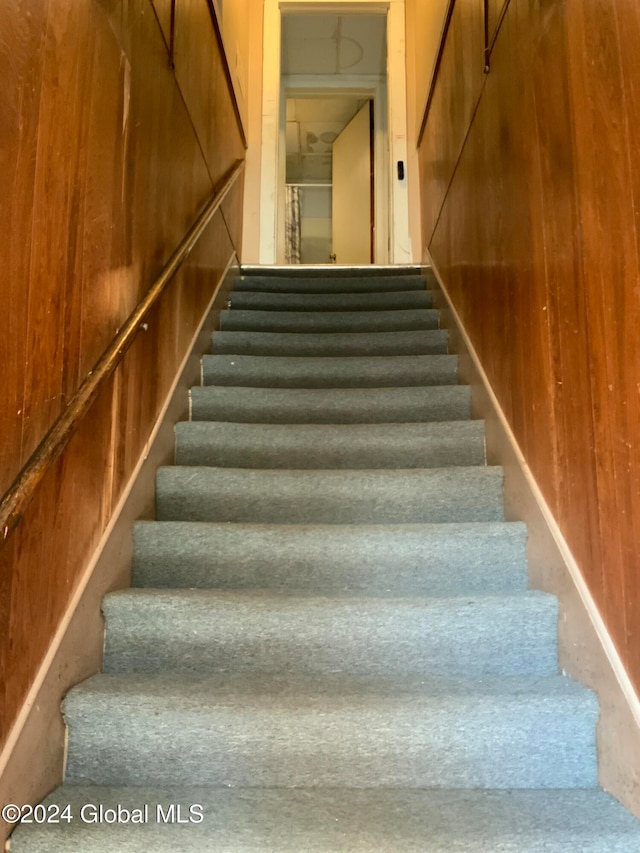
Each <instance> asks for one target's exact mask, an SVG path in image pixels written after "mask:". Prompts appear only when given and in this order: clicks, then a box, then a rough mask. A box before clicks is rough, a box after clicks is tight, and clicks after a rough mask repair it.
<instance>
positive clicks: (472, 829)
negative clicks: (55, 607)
mask: <svg viewBox="0 0 640 853" xmlns="http://www.w3.org/2000/svg"><path fill="white" fill-rule="evenodd" d="M45 803H46V804H47V805H49V804H52V805H53V804H56V805H59V806H61V807H64V806H65V805H66V804H67V803H68V804H69V805H70V806H71V812H72V814H73V816H74V820H73V821H72V823H71V824H66V823H64V822H63V823H60V824H47V825H43V826H37V825H31V826H27V825H24V826H22V827H19V828H18V829H17V830H16V831H15V833H14V835H13V838H12V845H11V851H12V853H68V851H69V850H72V849H73V850H77V851H80V850H81V851H82V853H112V852H113V851H116V850H117V851H120V853H149V851H150V850H153V851H154V852H155V853H195V851H196V850H198V851H204V850H216V851H224V852H225V853H249V851H253V853H258V851H273V853H275V851H280V853H299V851H301V850H304V851H310V853H342V851H353V853H452V851H460V853H568V851H572V852H573V851H576V853H577V851H578V850H579V851H580V853H637V850H638V849H639V848H640V822H639V821H637V820H636V819H635V818H633V817H632V816H631V815H630V814H629V813H628V812H627V811H626V810H625V809H624V808H623V807H622V806H621V805H620V804H619V803H618V802H617V801H616V800H614V799H613V797H611V796H610V795H608V794H605V793H604V792H602V791H599V790H589V789H586V790H581V789H570V790H567V789H564V790H557V789H552V790H536V791H531V790H530V791H527V790H449V791H442V790H434V789H429V790H420V789H415V788H395V789H354V788H297V789H292V788H233V789H229V788H222V787H220V788H212V787H186V786H185V787H173V788H149V787H140V788H137V787H136V788H126V787H119V788H113V787H102V786H73V785H64V786H62V787H60V788H58V789H57V790H55V791H54V792H53V793H52V794H50V795H49V796H48V797H47V799H46V800H45ZM86 804H103V805H104V806H105V807H107V808H117V806H118V804H120V805H121V806H123V807H124V808H128V809H134V808H143V806H144V805H145V804H147V805H149V822H148V823H147V824H142V825H135V824H131V823H129V824H119V825H118V824H107V823H104V822H103V823H100V824H88V823H84V822H83V821H82V820H80V819H79V816H80V812H81V809H82V807H83V806H84V805H86ZM157 804H160V805H161V806H162V807H163V808H164V809H165V813H166V810H167V809H168V807H169V806H170V805H171V804H176V805H177V804H181V805H182V810H181V814H182V815H183V816H184V815H188V814H189V808H190V806H191V805H193V804H198V805H202V814H203V820H202V822H201V823H180V824H178V823H174V824H163V823H162V822H161V821H159V820H158V812H157ZM92 814H93V812H92V811H91V810H89V811H88V812H87V816H89V817H90V816H91V815H92ZM196 814H197V813H196Z"/></svg>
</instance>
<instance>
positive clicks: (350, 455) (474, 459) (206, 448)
mask: <svg viewBox="0 0 640 853" xmlns="http://www.w3.org/2000/svg"><path fill="white" fill-rule="evenodd" d="M175 432H176V457H175V462H176V464H178V465H214V466H221V467H232V468H252V467H254V468H261V467H267V468H276V467H284V468H305V469H308V468H374V467H375V468H410V467H424V468H426V467H443V466H445V465H483V464H484V461H485V453H484V422H483V421H460V422H435V423H409V424H338V425H333V424H331V425H328V424H295V425H292V424H255V423H253V424H243V423H240V424H236V423H228V422H225V421H223V422H220V423H217V422H215V421H213V422H212V421H185V422H182V423H179V424H177V425H176V431H175Z"/></svg>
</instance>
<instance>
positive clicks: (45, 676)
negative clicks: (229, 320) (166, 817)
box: [0, 254, 239, 849]
mask: <svg viewBox="0 0 640 853" xmlns="http://www.w3.org/2000/svg"><path fill="white" fill-rule="evenodd" d="M238 268H239V267H238V262H237V258H236V256H235V254H233V255H232V256H231V257H230V259H229V261H228V263H227V266H226V268H225V270H224V272H223V274H222V276H221V278H220V281H219V282H218V284H217V286H216V288H215V291H214V293H213V295H212V297H211V300H210V302H209V305H208V306H207V308H206V310H205V312H204V314H203V317H202V320H201V322H200V324H199V325H198V328H197V329H196V331H195V333H194V335H193V337H192V339H191V342H190V344H189V347H188V349H187V352H186V354H185V356H184V358H183V360H182V363H181V364H180V367H179V369H178V371H177V372H176V377H175V379H174V381H173V383H172V385H171V388H170V390H169V392H168V394H167V397H166V400H165V403H164V405H163V407H162V409H161V411H160V413H159V415H158V417H157V419H156V422H155V424H154V427H153V430H152V432H151V434H150V436H149V439H148V440H147V442H146V443H145V445H144V448H143V450H142V453H141V455H140V458H139V459H138V462H137V464H136V466H135V468H134V470H133V471H132V473H131V475H130V477H129V480H128V482H127V484H126V486H125V488H124V490H123V492H122V495H121V496H120V499H119V500H118V503H117V505H116V507H115V509H114V512H113V514H112V516H111V519H110V521H109V524H108V525H107V527H106V528H105V530H104V532H103V534H102V536H101V538H100V542H99V544H98V546H97V548H96V550H95V552H94V554H93V556H92V558H91V560H90V562H89V564H88V565H87V567H86V569H85V570H84V572H83V573H82V576H81V578H80V581H79V583H78V585H77V587H76V590H75V592H74V594H73V596H72V597H71V600H70V601H69V604H68V606H67V608H66V610H65V613H64V615H63V617H62V620H61V622H60V624H59V626H58V628H57V630H56V632H55V634H54V636H53V639H52V641H51V644H50V646H49V649H48V650H47V654H46V655H45V657H44V659H43V661H42V663H41V665H40V667H39V669H38V672H37V675H36V677H35V679H34V682H33V684H32V686H31V688H30V690H29V692H28V694H27V697H26V699H25V702H24V704H23V706H22V708H21V710H20V713H19V714H18V716H17V718H16V720H15V722H14V724H13V726H12V727H11V731H10V733H9V736H8V738H7V741H6V743H5V745H4V747H3V749H2V752H1V753H0V802H3V803H4V802H13V803H21V804H22V803H25V804H26V803H34V802H37V801H38V800H39V799H41V798H42V797H43V796H45V795H46V794H47V793H48V792H49V791H50V790H52V788H54V787H55V786H56V785H58V784H59V783H60V781H61V779H62V776H63V770H64V759H65V757H66V755H65V753H66V736H65V731H66V730H65V729H64V725H63V721H62V715H61V713H60V701H61V700H62V698H63V696H64V694H65V693H66V692H67V690H68V689H69V687H70V686H72V685H73V684H75V683H78V682H80V681H82V680H84V679H86V678H88V677H89V676H90V675H91V674H93V673H95V672H97V671H98V670H99V668H100V666H101V659H102V645H103V642H102V641H103V639H104V629H103V619H102V614H101V611H100V607H99V603H98V606H97V607H94V606H93V604H94V603H95V601H94V599H96V596H95V592H96V590H92V595H91V599H92V603H91V612H90V613H87V614H83V613H82V610H83V606H84V605H85V600H86V598H87V596H88V591H89V589H90V587H92V585H94V586H95V585H96V575H97V574H99V572H97V569H98V567H99V566H100V564H101V562H103V561H105V555H108V558H107V559H106V561H107V562H115V563H122V564H124V563H126V567H125V566H123V565H120V566H115V567H114V566H109V569H108V572H107V573H105V576H104V577H103V578H102V579H101V580H100V582H98V584H97V586H98V587H99V588H100V589H99V591H98V597H97V601H98V602H99V600H100V599H101V597H102V595H103V594H104V593H105V592H107V591H109V590H110V589H114V588H118V587H124V586H126V585H128V574H129V570H130V556H131V542H130V539H131V537H129V539H128V540H127V545H123V544H122V542H118V543H117V544H116V545H113V540H114V538H117V537H114V532H115V531H117V529H118V528H119V527H122V525H123V520H124V523H125V524H127V525H129V526H130V525H131V524H132V523H133V521H135V518H136V517H137V510H138V508H139V507H140V505H144V504H145V502H146V503H147V504H148V500H146V499H143V498H140V497H134V493H135V491H136V489H137V488H138V485H137V484H138V483H139V480H140V475H141V474H142V473H143V471H144V469H145V468H147V467H148V468H149V469H150V470H149V471H148V473H147V480H150V481H151V482H152V481H153V479H154V472H155V468H156V467H157V465H158V464H162V458H163V457H165V456H166V454H167V442H168V446H169V449H172V446H173V438H172V435H173V425H174V423H175V422H176V421H177V420H178V419H180V418H181V417H183V416H186V415H187V413H188V407H189V401H188V395H187V393H186V391H187V388H188V387H189V385H192V384H194V383H195V382H197V380H198V375H199V373H198V372H199V362H200V356H201V355H202V352H203V351H204V349H205V348H206V346H207V343H208V339H209V334H210V331H211V329H209V328H208V324H209V323H210V322H211V317H212V312H213V310H214V306H215V305H216V302H217V301H219V300H220V299H221V298H222V297H223V295H224V294H225V293H226V291H227V290H228V289H229V287H230V284H231V280H232V278H233V276H234V275H235V274H236V273H237V270H238ZM162 433H165V436H164V439H161V434H162ZM160 444H163V445H164V446H163V447H159V446H158V445H160ZM158 460H160V462H159V461H158ZM150 463H151V464H150ZM151 469H153V470H151ZM132 503H133V504H135V508H132V507H131V506H130V505H131V504H132ZM110 548H111V550H112V551H115V560H114V559H113V557H114V555H113V554H112V553H109V549H110ZM109 558H111V559H109ZM78 620H85V621H87V620H88V621H89V622H90V623H91V628H90V629H89V631H88V634H87V635H86V647H83V648H82V651H81V652H79V651H78V647H77V642H74V641H73V639H71V641H70V634H72V633H73V625H74V622H76V621H78ZM80 633H81V634H84V632H80ZM67 646H68V647H67ZM35 717H38V718H39V720H40V721H41V722H39V720H34V718H35ZM52 739H53V740H55V741H56V743H55V744H52V743H51V740H52ZM43 744H46V750H45V751H46V756H45V758H44V760H41V759H42V756H41V755H39V753H40V749H41V748H42V745H43ZM39 762H40V763H39ZM0 828H3V829H4V831H5V835H6V833H7V831H10V830H11V828H12V827H7V826H6V825H3V826H2V827H0ZM7 849H8V848H7Z"/></svg>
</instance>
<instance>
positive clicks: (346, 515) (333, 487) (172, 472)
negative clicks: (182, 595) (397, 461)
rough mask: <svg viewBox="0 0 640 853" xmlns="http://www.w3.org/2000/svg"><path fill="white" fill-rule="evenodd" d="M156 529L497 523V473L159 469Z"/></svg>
mask: <svg viewBox="0 0 640 853" xmlns="http://www.w3.org/2000/svg"><path fill="white" fill-rule="evenodd" d="M156 487H157V488H156V516H157V518H158V520H159V521H232V522H245V521H249V522H262V523H267V524H271V523H276V524H348V523H356V524H357V523H360V524H402V523H411V522H414V523H415V522H418V523H425V522H429V523H434V522H436V523H438V522H453V521H503V519H504V510H503V498H502V469H501V468H499V467H474V468H463V467H459V468H428V469H420V468H413V469H398V470H388V471H387V470H381V471H378V470H374V471H371V470H340V471H332V470H323V471H316V470H313V471H290V470H285V469H279V470H270V469H263V470H250V469H239V468H209V467H206V468H203V467H181V466H177V465H174V466H172V467H167V468H160V469H159V470H158V474H157V480H156Z"/></svg>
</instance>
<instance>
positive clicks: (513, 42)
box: [420, 0, 640, 688]
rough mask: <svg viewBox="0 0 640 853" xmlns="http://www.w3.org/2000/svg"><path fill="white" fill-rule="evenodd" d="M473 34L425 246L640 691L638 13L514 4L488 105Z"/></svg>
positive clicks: (448, 56) (432, 128)
mask: <svg viewBox="0 0 640 853" xmlns="http://www.w3.org/2000/svg"><path fill="white" fill-rule="evenodd" d="M476 5H479V4H476ZM492 5H493V6H495V5H496V4H492ZM476 16H477V12H476V10H475V9H474V3H472V2H470V1H469V2H467V0H457V2H456V7H455V10H454V22H455V28H454V29H452V31H450V34H449V37H448V39H447V42H446V45H445V56H444V57H443V62H442V65H441V70H440V77H439V79H438V81H437V83H436V90H435V93H434V98H433V104H432V110H431V113H430V114H429V116H428V120H427V127H426V132H425V135H424V138H423V141H422V145H421V150H420V158H421V174H422V193H423V204H422V211H423V233H424V239H425V243H424V245H425V248H428V249H429V251H430V253H431V255H432V257H433V259H434V262H435V264H436V266H437V267H438V269H439V271H440V273H441V275H442V277H443V280H444V282H445V284H446V286H447V289H448V291H449V293H450V295H451V297H452V299H453V301H454V304H455V306H456V308H457V310H458V312H459V314H460V316H461V318H462V321H463V323H464V325H465V327H466V330H467V332H468V333H469V335H470V338H471V340H472V342H473V344H474V346H475V348H476V350H477V352H478V354H479V356H480V358H481V361H482V363H483V366H484V368H485V370H486V372H487V375H488V377H489V380H490V382H491V384H492V386H493V389H494V391H495V392H496V394H497V397H498V399H499V401H500V404H501V406H502V408H503V410H504V412H505V414H506V416H507V418H508V420H509V423H510V425H511V428H512V429H513V432H514V434H515V436H516V439H517V441H518V442H519V444H520V447H521V449H522V450H523V452H524V455H525V458H526V460H527V462H528V463H529V465H530V467H531V470H532V472H533V475H534V477H535V478H536V480H537V482H538V484H539V486H540V488H541V489H542V492H543V494H544V496H545V498H546V500H547V502H548V503H549V505H550V507H551V509H552V511H553V513H554V515H555V518H556V520H557V521H558V523H559V525H560V527H561V529H562V531H563V534H564V536H565V538H566V540H567V542H568V544H569V546H570V548H571V550H572V552H573V554H574V556H575V558H576V559H577V561H578V563H579V565H580V567H581V570H582V572H583V573H584V576H585V578H586V581H587V583H588V585H589V588H590V589H591V592H592V594H593V595H594V597H595V600H596V603H597V605H598V607H599V608H600V611H601V613H602V615H603V618H604V619H605V622H606V624H607V626H608V629H609V631H610V633H611V635H612V637H613V639H614V642H615V644H616V646H617V648H618V651H619V653H620V655H621V657H622V659H623V661H624V663H625V665H626V667H627V669H628V672H629V675H630V676H631V679H632V681H633V682H634V684H635V686H636V688H640V548H638V530H640V338H639V330H640V263H639V251H638V245H639V241H638V237H639V233H640V224H639V222H638V216H637V212H638V210H639V209H640V145H639V144H638V140H639V139H640V88H639V87H638V80H640V51H638V45H639V44H640V6H638V4H634V3H628V2H624V0H601V2H598V3H583V2H582V0H511V2H510V4H509V5H508V8H507V11H506V15H505V17H504V20H503V23H502V26H501V28H500V30H499V32H498V36H497V39H496V42H495V47H494V51H493V54H492V57H491V70H490V73H489V74H488V75H486V76H485V79H484V82H483V84H480V88H478V79H479V78H478V73H479V72H478V68H481V66H482V44H481V41H480V40H479V39H477V37H475V38H476V41H477V43H476V44H473V39H472V38H468V39H460V38H459V37H457V36H456V32H457V31H458V30H464V31H466V32H468V33H469V35H470V36H472V35H473V34H474V33H476V31H477V28H478V24H477V20H476ZM496 19H497V12H496V11H495V10H494V11H493V12H492V20H496ZM461 69H463V70H461ZM474 102H475V113H473V114H472V111H471V108H470V104H472V103H474ZM470 116H472V117H470ZM460 140H464V143H463V144H462V146H461V143H460ZM445 188H446V189H445ZM443 192H444V193H446V195H443Z"/></svg>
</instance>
